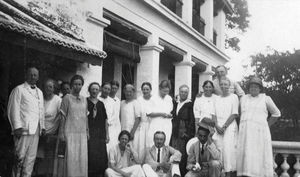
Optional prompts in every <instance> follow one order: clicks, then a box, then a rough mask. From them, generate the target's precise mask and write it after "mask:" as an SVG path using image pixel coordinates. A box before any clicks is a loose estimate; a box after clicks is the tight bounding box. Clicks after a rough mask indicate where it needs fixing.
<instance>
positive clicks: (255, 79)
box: [248, 76, 263, 88]
mask: <svg viewBox="0 0 300 177" xmlns="http://www.w3.org/2000/svg"><path fill="white" fill-rule="evenodd" d="M250 84H257V85H259V86H260V87H261V88H263V84H262V80H261V79H260V78H259V77H257V76H254V77H252V78H251V79H250V80H249V84H248V86H250Z"/></svg>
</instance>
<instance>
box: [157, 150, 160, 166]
mask: <svg viewBox="0 0 300 177" xmlns="http://www.w3.org/2000/svg"><path fill="white" fill-rule="evenodd" d="M157 162H158V163H159V162H160V148H158V152H157Z"/></svg>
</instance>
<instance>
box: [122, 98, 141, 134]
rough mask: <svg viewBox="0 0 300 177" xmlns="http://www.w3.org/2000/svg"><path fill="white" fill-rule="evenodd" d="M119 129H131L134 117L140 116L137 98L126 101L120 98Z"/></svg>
mask: <svg viewBox="0 0 300 177" xmlns="http://www.w3.org/2000/svg"><path fill="white" fill-rule="evenodd" d="M120 116H121V129H122V130H127V131H129V132H130V131H131V129H132V128H133V125H134V122H135V119H136V118H137V117H141V111H140V107H139V103H138V102H137V100H135V99H134V100H131V101H126V100H122V102H121V110H120Z"/></svg>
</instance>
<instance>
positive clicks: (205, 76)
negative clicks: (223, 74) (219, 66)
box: [199, 65, 214, 92]
mask: <svg viewBox="0 0 300 177" xmlns="http://www.w3.org/2000/svg"><path fill="white" fill-rule="evenodd" d="M213 75H214V72H213V71H212V70H211V65H207V66H206V70H205V71H204V72H201V73H199V92H203V88H202V85H203V83H204V82H205V81H206V80H211V81H212V76H213Z"/></svg>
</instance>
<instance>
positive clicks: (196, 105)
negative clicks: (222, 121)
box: [193, 98, 200, 119]
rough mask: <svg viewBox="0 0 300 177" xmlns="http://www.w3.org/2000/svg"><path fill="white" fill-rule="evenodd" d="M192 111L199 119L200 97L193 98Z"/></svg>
mask: <svg viewBox="0 0 300 177" xmlns="http://www.w3.org/2000/svg"><path fill="white" fill-rule="evenodd" d="M193 111H194V116H195V118H197V119H200V98H196V99H195V102H194V107H193Z"/></svg>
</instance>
